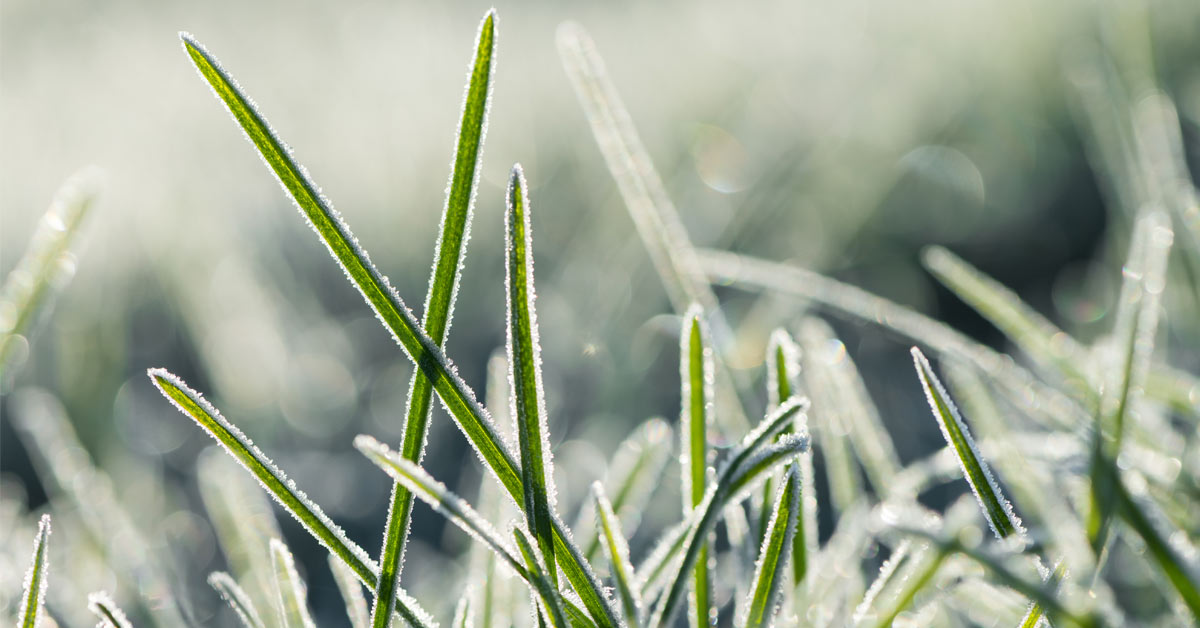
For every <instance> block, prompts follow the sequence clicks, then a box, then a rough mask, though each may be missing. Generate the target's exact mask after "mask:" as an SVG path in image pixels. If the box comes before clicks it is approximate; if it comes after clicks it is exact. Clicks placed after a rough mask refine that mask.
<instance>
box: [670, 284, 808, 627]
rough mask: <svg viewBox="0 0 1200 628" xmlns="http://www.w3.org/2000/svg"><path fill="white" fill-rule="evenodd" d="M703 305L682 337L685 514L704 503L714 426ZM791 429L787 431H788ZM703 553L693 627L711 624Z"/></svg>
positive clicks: (704, 546) (693, 311) (688, 318)
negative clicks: (712, 425) (711, 428)
mask: <svg viewBox="0 0 1200 628" xmlns="http://www.w3.org/2000/svg"><path fill="white" fill-rule="evenodd" d="M701 316H702V310H701V308H700V306H699V305H693V306H692V307H690V308H688V312H687V314H686V315H685V316H684V317H683V329H681V330H680V333H679V361H680V367H679V370H680V380H681V381H682V383H683V394H682V401H681V404H680V406H681V408H682V410H681V416H680V421H679V423H680V427H679V435H680V438H682V441H683V442H682V443H681V446H680V452H681V457H680V464H679V468H680V471H681V472H682V474H683V477H682V483H681V486H682V487H683V489H682V491H681V493H682V495H683V516H684V517H685V518H686V517H687V516H688V515H690V514H691V512H692V510H694V509H695V508H696V507H697V506H699V505H700V502H701V501H702V500H703V499H704V494H705V492H706V489H705V486H704V483H705V479H706V476H707V470H708V428H709V422H710V417H711V415H712V395H713V393H712V382H713V364H712V344H711V341H710V340H709V336H708V331H707V330H706V329H704V323H703V321H702V320H701ZM785 429H786V428H785ZM699 551H700V555H699V558H698V559H697V560H696V570H695V572H694V574H693V578H692V580H693V581H692V595H691V596H690V597H689V598H688V599H689V603H690V606H689V613H688V620H689V622H690V623H691V626H692V628H701V627H702V626H707V625H709V623H710V620H709V615H710V612H711V606H712V602H711V598H712V580H711V577H710V575H709V572H708V569H709V565H708V554H709V551H710V544H709V543H708V542H707V540H706V539H703V540H702V541H701V547H700V550H699Z"/></svg>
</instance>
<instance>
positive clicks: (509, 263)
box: [505, 164, 558, 582]
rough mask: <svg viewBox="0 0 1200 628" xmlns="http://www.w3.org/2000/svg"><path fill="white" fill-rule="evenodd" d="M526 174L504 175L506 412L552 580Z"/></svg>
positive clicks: (528, 518) (548, 475)
mask: <svg viewBox="0 0 1200 628" xmlns="http://www.w3.org/2000/svg"><path fill="white" fill-rule="evenodd" d="M526 187H527V186H526V184H525V173H524V172H523V171H522V170H521V166H520V164H518V165H516V166H513V169H512V175H511V177H510V178H509V180H508V211H507V212H506V214H505V223H506V224H505V226H506V231H505V234H506V238H505V240H506V246H505V250H506V251H507V252H508V255H507V257H506V258H505V261H506V263H505V269H506V271H507V272H506V282H505V283H506V284H507V286H508V291H507V297H508V299H507V300H508V308H507V311H508V342H507V347H508V368H509V387H510V389H511V390H512V394H511V399H512V401H511V402H510V403H509V412H511V413H512V416H513V420H514V422H515V423H516V425H517V443H518V445H519V449H520V452H521V483H522V484H523V486H524V489H525V490H524V495H523V500H522V501H521V503H522V505H523V506H524V508H523V510H524V512H525V522H526V524H527V525H528V526H529V529H530V530H532V531H533V535H534V538H535V539H537V544H538V547H539V548H540V549H541V550H542V556H543V557H544V558H545V560H546V573H547V574H548V576H549V578H550V581H551V582H558V574H557V571H558V570H557V569H556V568H555V565H554V527H553V517H552V513H553V512H554V487H553V486H552V485H551V482H552V481H553V475H552V474H553V470H552V467H551V465H550V460H551V453H550V438H549V426H548V425H547V419H546V393H545V389H543V387H542V349H541V344H540V342H539V340H538V325H537V308H536V307H535V305H534V301H535V297H534V281H533V232H532V230H531V229H532V225H531V218H530V211H531V208H530V206H529V196H528V194H526V193H525V189H526Z"/></svg>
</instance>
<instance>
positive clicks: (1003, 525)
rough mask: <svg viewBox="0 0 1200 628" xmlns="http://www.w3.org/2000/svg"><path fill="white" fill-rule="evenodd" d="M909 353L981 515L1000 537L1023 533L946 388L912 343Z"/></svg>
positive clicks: (930, 405) (1018, 521)
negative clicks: (980, 509) (981, 511)
mask: <svg viewBox="0 0 1200 628" xmlns="http://www.w3.org/2000/svg"><path fill="white" fill-rule="evenodd" d="M912 356H913V364H914V365H915V366H916V369H917V375H918V376H919V378H920V380H921V387H922V388H924V389H925V397H926V399H927V400H928V401H929V407H930V409H931V410H933V416H934V418H936V419H937V422H938V426H939V427H940V428H941V429H942V436H944V437H946V443H947V444H949V445H950V446H951V447H952V448H953V449H954V453H955V455H956V456H957V458H958V463H959V465H960V466H961V467H962V472H963V476H965V477H966V480H967V483H968V484H970V485H971V491H972V492H974V493H975V499H976V500H978V502H979V507H980V508H982V509H983V515H984V518H985V519H987V522H988V525H989V526H990V527H991V528H992V532H994V533H995V534H996V537H997V538H1000V539H1007V538H1009V537H1013V536H1016V537H1024V534H1025V531H1024V529H1022V528H1021V521H1020V520H1019V519H1017V516H1016V514H1015V513H1013V511H1012V505H1011V504H1009V502H1008V500H1007V499H1005V498H1004V495H1003V494H1002V493H1001V491H1000V485H999V484H998V483H997V482H996V479H995V477H993V476H992V472H991V470H990V469H989V468H988V465H987V462H986V461H984V459H983V456H982V455H980V453H979V448H978V447H977V446H976V445H975V440H974V439H972V438H971V433H970V431H968V430H967V424H966V422H965V421H964V420H963V418H962V416H961V415H960V414H959V413H958V408H957V407H955V405H954V402H953V401H951V400H950V395H949V393H947V392H946V388H945V387H944V386H942V382H941V381H940V380H938V378H937V375H935V374H934V372H933V367H932V366H930V365H929V360H927V359H925V355H924V354H923V353H921V350H920V349H918V348H916V347H913V348H912Z"/></svg>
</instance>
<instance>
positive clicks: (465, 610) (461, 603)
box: [450, 595, 472, 628]
mask: <svg viewBox="0 0 1200 628" xmlns="http://www.w3.org/2000/svg"><path fill="white" fill-rule="evenodd" d="M450 625H451V626H453V627H454V628H471V626H472V624H471V596H470V595H463V596H462V597H460V598H459V599H458V604H455V605H454V620H453V621H451V622H450Z"/></svg>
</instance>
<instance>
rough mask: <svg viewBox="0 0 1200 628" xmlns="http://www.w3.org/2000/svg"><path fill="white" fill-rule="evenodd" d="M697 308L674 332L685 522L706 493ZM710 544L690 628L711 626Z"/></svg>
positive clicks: (705, 372)
mask: <svg viewBox="0 0 1200 628" xmlns="http://www.w3.org/2000/svg"><path fill="white" fill-rule="evenodd" d="M701 316H702V311H701V308H700V306H699V305H693V306H692V307H690V308H688V311H687V314H686V315H685V316H684V317H683V329H681V330H680V332H679V361H680V367H679V370H680V375H679V377H680V381H681V382H682V383H683V393H682V401H681V403H680V406H681V408H682V409H681V413H680V419H679V436H680V438H681V439H682V442H681V443H680V452H681V454H680V456H681V457H680V459H679V468H680V471H681V472H682V474H683V476H682V478H681V484H680V485H681V486H682V490H681V491H680V492H681V493H682V496H683V516H684V517H685V518H686V517H687V516H688V515H690V514H691V512H692V510H693V509H695V508H696V507H697V506H699V505H700V502H701V501H702V500H703V499H704V494H705V492H706V489H705V486H704V483H705V479H706V476H707V469H708V428H709V421H710V418H709V417H711V416H712V399H713V392H712V384H713V364H712V348H711V341H710V340H709V338H708V331H707V330H706V329H704V323H703V322H702V321H701ZM710 547H711V546H710V544H709V543H708V542H707V541H706V540H702V544H701V547H700V554H699V557H698V558H697V560H696V570H695V572H694V573H693V577H692V593H691V595H690V596H689V597H688V601H689V607H688V610H689V613H688V620H689V622H690V624H691V626H692V628H700V627H702V626H707V625H709V624H710V623H711V621H710V619H709V615H710V614H711V606H712V602H711V599H712V580H711V578H710V576H709V572H708V570H709V564H708V563H709V560H708V554H709V551H710Z"/></svg>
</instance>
